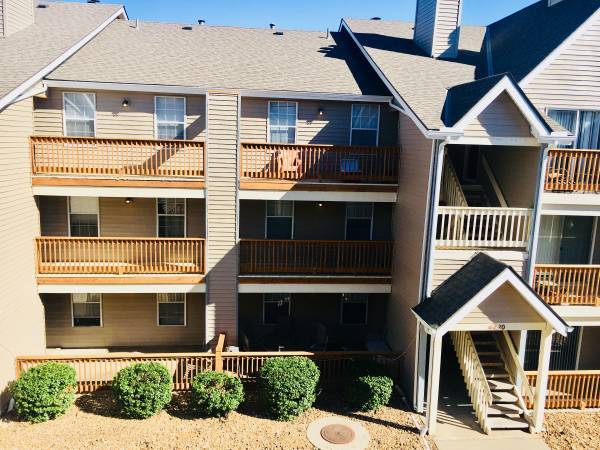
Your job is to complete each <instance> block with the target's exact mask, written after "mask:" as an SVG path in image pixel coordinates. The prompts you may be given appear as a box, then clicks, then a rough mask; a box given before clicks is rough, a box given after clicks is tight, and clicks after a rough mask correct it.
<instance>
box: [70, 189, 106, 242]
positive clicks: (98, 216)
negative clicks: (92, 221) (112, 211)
mask: <svg viewBox="0 0 600 450" xmlns="http://www.w3.org/2000/svg"><path fill="white" fill-rule="evenodd" d="M72 197H76V196H74V195H71V196H69V197H67V235H68V236H69V237H73V236H71V198H72ZM82 197H84V196H82ZM93 198H95V199H96V200H97V202H98V208H97V211H98V212H97V213H96V216H97V219H96V220H97V222H98V235H97V236H96V237H100V236H101V235H102V234H101V232H100V197H93ZM92 237H93V236H92Z"/></svg>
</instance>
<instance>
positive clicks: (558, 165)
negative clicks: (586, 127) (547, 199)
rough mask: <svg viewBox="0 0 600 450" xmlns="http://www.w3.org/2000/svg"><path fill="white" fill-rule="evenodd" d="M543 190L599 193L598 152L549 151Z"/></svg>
mask: <svg viewBox="0 0 600 450" xmlns="http://www.w3.org/2000/svg"><path fill="white" fill-rule="evenodd" d="M545 189H546V191H559V192H599V191H600V150H571V149H554V150H550V151H549V152H548V167H547V168H546V182H545Z"/></svg>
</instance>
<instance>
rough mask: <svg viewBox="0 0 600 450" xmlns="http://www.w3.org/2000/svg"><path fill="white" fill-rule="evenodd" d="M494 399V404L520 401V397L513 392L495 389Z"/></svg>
mask: <svg viewBox="0 0 600 450" xmlns="http://www.w3.org/2000/svg"><path fill="white" fill-rule="evenodd" d="M492 401H493V403H494V404H497V403H515V402H518V401H519V398H518V397H517V396H516V395H515V394H513V393H512V392H506V391H494V392H492Z"/></svg>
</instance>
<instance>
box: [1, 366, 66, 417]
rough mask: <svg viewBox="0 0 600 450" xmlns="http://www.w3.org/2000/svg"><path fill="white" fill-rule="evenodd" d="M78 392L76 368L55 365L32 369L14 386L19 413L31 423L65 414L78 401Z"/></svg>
mask: <svg viewBox="0 0 600 450" xmlns="http://www.w3.org/2000/svg"><path fill="white" fill-rule="evenodd" d="M76 389H77V377H76V373H75V369H74V368H73V367H71V366H68V365H67V364H61V363H55V362H49V363H45V364H40V365H39V366H35V367H32V368H31V369H29V370H28V371H26V372H25V373H23V374H22V375H21V377H20V378H19V379H18V380H17V381H15V382H14V383H13V385H12V387H11V391H12V395H13V397H14V399H15V409H16V412H17V414H18V415H19V416H20V417H21V418H23V419H25V420H28V421H30V422H45V421H46V420H49V419H54V418H55V417H57V416H60V415H62V414H64V413H65V412H66V411H67V410H68V409H69V408H70V406H71V405H72V404H73V401H74V400H75V391H76Z"/></svg>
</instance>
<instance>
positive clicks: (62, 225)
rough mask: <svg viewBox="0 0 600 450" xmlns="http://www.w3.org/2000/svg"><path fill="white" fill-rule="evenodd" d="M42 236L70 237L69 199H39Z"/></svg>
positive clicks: (42, 197)
mask: <svg viewBox="0 0 600 450" xmlns="http://www.w3.org/2000/svg"><path fill="white" fill-rule="evenodd" d="M38 208H39V212H40V227H41V236H68V235H69V207H68V198H67V197H50V196H41V197H38Z"/></svg>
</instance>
